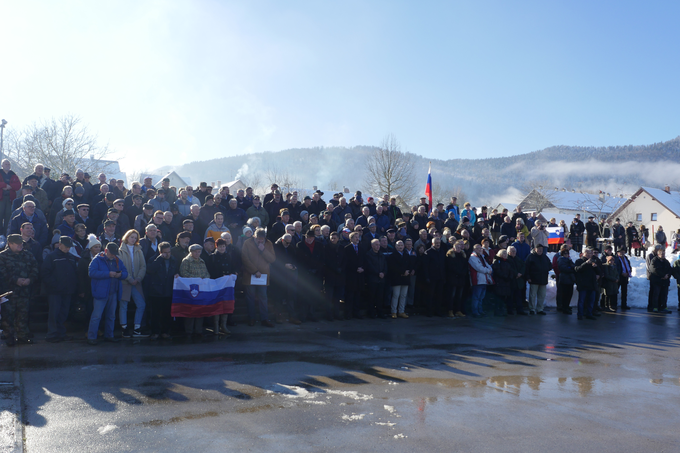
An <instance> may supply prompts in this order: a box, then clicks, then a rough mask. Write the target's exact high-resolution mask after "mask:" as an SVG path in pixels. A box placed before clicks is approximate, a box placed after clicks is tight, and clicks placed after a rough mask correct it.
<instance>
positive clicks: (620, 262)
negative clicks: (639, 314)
mask: <svg viewBox="0 0 680 453" xmlns="http://www.w3.org/2000/svg"><path fill="white" fill-rule="evenodd" d="M616 267H617V268H618V269H619V276H620V277H619V293H621V310H630V307H629V306H628V281H629V280H630V276H631V273H632V268H631V266H630V261H629V260H628V257H627V256H626V246H625V245H621V246H619V249H618V250H617V251H616Z"/></svg>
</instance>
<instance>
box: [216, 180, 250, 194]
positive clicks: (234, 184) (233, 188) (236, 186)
mask: <svg viewBox="0 0 680 453" xmlns="http://www.w3.org/2000/svg"><path fill="white" fill-rule="evenodd" d="M222 187H229V193H230V194H232V195H234V194H235V193H236V192H238V191H239V190H246V185H245V184H244V183H243V181H241V180H240V179H237V180H235V181H229V182H225V183H224V184H221V185H220V188H222Z"/></svg>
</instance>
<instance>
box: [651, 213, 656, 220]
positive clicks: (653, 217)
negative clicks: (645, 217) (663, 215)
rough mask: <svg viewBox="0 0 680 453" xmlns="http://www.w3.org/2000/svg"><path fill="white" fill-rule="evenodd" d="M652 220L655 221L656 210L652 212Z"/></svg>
mask: <svg viewBox="0 0 680 453" xmlns="http://www.w3.org/2000/svg"><path fill="white" fill-rule="evenodd" d="M652 221H656V212H652Z"/></svg>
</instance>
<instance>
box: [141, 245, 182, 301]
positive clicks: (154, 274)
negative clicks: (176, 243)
mask: <svg viewBox="0 0 680 453" xmlns="http://www.w3.org/2000/svg"><path fill="white" fill-rule="evenodd" d="M166 264H167V266H166ZM177 274H179V263H177V260H176V259H175V258H174V257H173V256H170V259H168V260H166V259H165V258H163V257H162V256H160V255H158V256H156V257H155V258H151V260H150V261H149V263H148V264H147V265H146V277H145V279H144V281H145V283H146V288H147V294H148V295H149V296H151V297H172V286H173V284H174V281H175V275H177Z"/></svg>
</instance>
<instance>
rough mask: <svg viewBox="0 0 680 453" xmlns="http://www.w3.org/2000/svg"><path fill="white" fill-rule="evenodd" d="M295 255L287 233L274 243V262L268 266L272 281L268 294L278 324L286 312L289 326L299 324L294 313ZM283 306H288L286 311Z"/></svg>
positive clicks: (296, 270)
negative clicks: (273, 306)
mask: <svg viewBox="0 0 680 453" xmlns="http://www.w3.org/2000/svg"><path fill="white" fill-rule="evenodd" d="M295 253H296V248H295V245H293V237H292V236H291V235H290V234H288V233H286V234H284V235H283V236H282V237H280V238H279V239H278V240H277V241H276V242H275V243H274V254H275V255H276V260H275V261H274V262H273V263H272V264H271V266H270V270H271V273H272V280H271V289H270V291H269V293H270V294H271V295H272V299H273V302H274V304H275V305H276V311H277V313H276V322H277V323H278V324H280V323H282V322H283V319H284V318H283V311H284V310H285V311H287V312H288V320H289V321H290V323H291V324H300V323H301V321H300V319H299V317H298V314H297V313H296V311H295V309H296V305H297V298H298V268H297V265H296V264H297V260H296V257H295ZM284 304H285V305H287V306H288V309H287V310H286V309H285V307H284Z"/></svg>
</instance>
